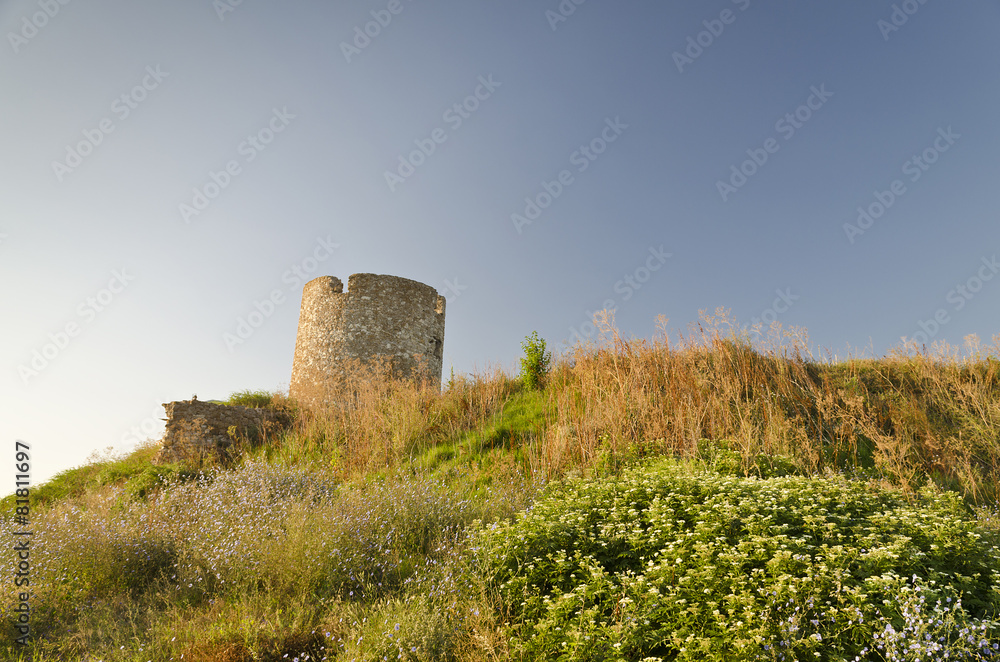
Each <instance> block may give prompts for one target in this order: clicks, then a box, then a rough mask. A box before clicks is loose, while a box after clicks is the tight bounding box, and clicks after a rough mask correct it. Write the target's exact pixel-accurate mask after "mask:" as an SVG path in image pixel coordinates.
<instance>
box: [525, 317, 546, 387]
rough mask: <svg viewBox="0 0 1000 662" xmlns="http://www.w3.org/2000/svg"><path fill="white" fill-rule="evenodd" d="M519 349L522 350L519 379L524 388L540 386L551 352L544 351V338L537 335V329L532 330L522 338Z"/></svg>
mask: <svg viewBox="0 0 1000 662" xmlns="http://www.w3.org/2000/svg"><path fill="white" fill-rule="evenodd" d="M521 349H523V350H524V356H523V357H521V381H522V382H523V383H524V386H525V388H528V389H536V388H542V387H543V386H544V385H545V378H546V376H547V375H548V372H549V364H550V363H551V362H552V352H546V351H545V340H544V339H542V338H539V337H538V332H537V331H532V332H531V335H530V336H527V337H526V338H525V339H524V342H522V343H521Z"/></svg>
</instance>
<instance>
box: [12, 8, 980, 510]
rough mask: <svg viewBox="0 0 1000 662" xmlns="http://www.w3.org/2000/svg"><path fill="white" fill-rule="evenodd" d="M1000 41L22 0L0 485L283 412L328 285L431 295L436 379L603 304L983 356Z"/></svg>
mask: <svg viewBox="0 0 1000 662" xmlns="http://www.w3.org/2000/svg"><path fill="white" fill-rule="evenodd" d="M997 34H1000V2H998V1H997V0H967V1H965V2H961V3H947V2H944V1H943V0H906V1H903V2H889V1H888V0H876V1H873V2H864V3H862V2H840V3H820V2H793V1H789V0H785V1H780V0H775V1H772V2H767V3H765V2H763V1H762V0H712V1H710V2H705V1H702V2H670V3H661V2H610V1H608V0H540V1H537V2H521V1H520V0H505V1H503V2H500V1H495V2H485V1H483V0H466V1H464V2H433V1H432V0H373V1H367V2H363V1H361V0H345V1H343V2H320V1H318V0H289V1H286V2H281V3H265V2H262V1H261V0H176V1H172V2H169V3H167V2H152V1H151V0H128V1H125V0H87V1H86V2H83V1H79V0H4V1H2V2H0V35H3V43H0V118H2V120H3V121H2V122H0V154H2V157H0V278H2V283H3V290H2V292H3V294H2V299H0V300H2V302H3V307H2V314H3V318H2V319H3V324H2V326H0V442H2V443H0V448H6V449H8V450H7V452H8V453H9V456H8V460H7V463H8V464H7V466H8V468H7V469H4V470H0V491H2V492H3V493H7V492H9V491H11V490H12V489H13V482H14V473H15V469H14V464H15V462H14V452H15V442H16V441H21V442H23V443H24V444H27V445H28V446H29V447H30V448H31V467H30V472H31V480H32V482H33V483H35V484H37V483H39V482H41V481H44V480H46V479H47V478H49V477H51V476H52V475H54V474H56V473H58V472H60V471H63V470H66V469H68V468H71V467H74V466H78V465H80V464H83V463H85V462H86V461H87V458H88V457H89V456H91V455H92V454H93V453H94V452H97V451H101V450H102V449H106V448H108V447H112V448H114V449H116V450H117V451H126V450H128V449H130V448H132V447H134V446H135V444H137V443H138V442H140V441H142V440H145V439H147V438H149V439H158V438H159V437H160V436H161V434H162V429H163V422H162V420H160V419H161V418H162V417H163V409H162V407H161V404H162V403H164V402H169V401H173V400H184V399H190V398H191V396H192V395H194V394H197V396H198V397H199V399H202V400H207V399H224V398H226V397H228V395H229V394H230V393H232V392H234V391H239V390H244V389H254V390H257V389H264V390H281V389H287V386H288V382H289V379H290V375H291V364H292V356H293V352H294V347H295V333H296V327H297V323H298V313H299V305H300V301H301V292H302V285H303V284H304V283H305V282H306V281H307V280H309V279H311V278H314V277H317V276H322V275H332V276H337V277H339V278H341V279H342V280H344V281H345V283H346V281H347V278H348V276H350V274H352V273H361V272H370V273H380V274H392V275H397V276H403V277H406V278H412V279H414V280H418V281H421V282H423V283H427V284H428V285H431V286H433V287H435V288H436V289H437V290H438V292H439V293H440V294H443V295H444V296H445V297H446V298H447V320H446V335H445V342H444V357H445V366H444V371H445V374H446V375H448V374H449V373H450V371H451V370H452V369H454V370H455V372H456V373H460V374H461V373H475V372H479V371H483V370H485V369H487V368H490V367H492V366H501V367H505V368H507V369H508V370H509V371H514V370H515V369H516V363H517V359H518V357H519V356H520V354H521V346H520V344H521V342H522V341H523V339H524V337H525V336H527V335H528V334H530V333H531V332H532V331H536V330H537V331H538V333H539V335H540V336H541V337H542V338H544V339H546V340H547V342H548V343H549V346H550V347H554V348H556V349H557V350H558V351H563V350H564V349H565V348H566V347H567V346H569V345H572V344H573V343H574V342H578V341H581V340H587V339H588V338H591V337H593V335H594V329H593V326H592V324H591V317H592V315H593V313H594V312H595V311H598V310H600V309H602V308H608V309H613V310H614V315H615V319H616V323H617V325H618V327H619V329H620V330H621V332H622V333H623V334H624V335H626V336H631V337H637V338H649V337H652V336H653V335H654V334H656V333H657V328H656V319H657V316H659V315H664V316H666V317H667V318H669V320H670V322H669V328H670V330H671V332H672V333H674V332H681V331H684V330H686V329H687V328H688V325H689V324H690V323H692V322H695V321H697V320H698V318H699V311H701V310H708V311H714V310H715V309H717V308H719V307H722V308H725V309H728V310H729V311H731V315H732V318H733V319H734V320H736V321H737V322H738V323H739V324H744V325H748V326H749V325H752V324H753V323H755V322H757V321H760V322H762V323H763V324H764V325H765V326H766V325H767V324H769V323H770V322H772V321H776V322H778V323H780V324H781V325H783V326H784V327H785V328H788V327H803V328H805V329H807V330H808V332H809V337H810V342H811V343H812V344H813V345H814V346H815V347H817V348H821V350H822V351H828V352H832V353H833V354H835V355H837V356H845V355H847V354H849V353H851V352H854V353H856V354H857V353H861V352H868V353H869V354H873V355H876V356H879V355H883V354H884V353H886V352H888V351H889V350H890V349H891V348H893V347H895V346H898V345H899V343H900V340H901V338H903V337H907V338H914V339H916V340H918V341H919V342H926V343H931V342H935V341H946V342H949V343H952V344H956V345H960V344H962V342H963V338H965V337H966V336H967V335H969V334H978V335H979V336H980V337H981V338H982V339H983V340H986V341H988V340H989V339H990V338H992V337H993V336H994V335H995V334H997V333H1000V324H998V315H997V312H996V311H997V310H998V309H1000V308H998V303H1000V278H996V276H997V274H998V271H1000V265H998V263H997V255H998V253H1000V251H998V239H1000V230H998V228H1000V226H998V223H997V220H998V203H997V197H996V194H997V190H998V189H997V183H998V181H1000V157H998V155H1000V131H998V128H997V117H998V116H1000V76H998V75H997V72H998V71H1000V42H998V41H997V39H996V35H997ZM3 464H4V460H2V458H0V466H2V465H3Z"/></svg>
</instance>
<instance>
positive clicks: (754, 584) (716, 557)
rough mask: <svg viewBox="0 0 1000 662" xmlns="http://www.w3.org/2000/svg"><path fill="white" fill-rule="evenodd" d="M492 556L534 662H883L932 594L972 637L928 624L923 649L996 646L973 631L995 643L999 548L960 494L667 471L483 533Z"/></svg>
mask: <svg viewBox="0 0 1000 662" xmlns="http://www.w3.org/2000/svg"><path fill="white" fill-rule="evenodd" d="M479 558H480V560H481V562H482V563H483V567H484V571H485V577H486V578H487V580H486V581H487V586H488V588H489V589H490V590H492V591H494V592H495V593H496V595H497V596H498V597H499V598H500V601H501V610H500V613H501V616H502V619H503V620H504V621H505V623H506V627H507V630H508V635H509V636H510V637H511V642H512V643H511V645H512V647H513V648H514V652H515V653H517V654H518V655H519V656H521V657H523V659H529V660H533V659H538V660H541V659H555V658H557V657H558V658H559V659H564V660H592V659H627V660H642V659H662V660H678V661H682V660H704V659H710V660H788V661H791V660H806V659H809V660H818V661H820V662H823V661H829V662H835V661H836V662H839V661H841V660H845V659H852V660H853V659H854V658H855V657H856V656H863V655H866V654H869V653H871V655H872V657H861V658H860V659H878V660H882V659H886V658H885V657H882V656H881V655H882V654H881V653H875V652H873V651H872V648H871V645H872V644H873V642H876V641H879V640H877V639H876V635H878V636H881V637H882V640H881V641H883V643H884V645H885V646H889V645H890V643H891V642H890V643H885V642H889V639H891V633H890V632H889V631H890V630H891V631H898V630H900V629H901V628H903V627H905V626H907V622H906V621H905V619H906V618H907V614H908V612H907V611H906V610H907V604H908V603H907V598H908V596H910V595H911V594H912V592H913V591H917V590H920V591H923V592H924V593H922V595H923V594H926V596H928V597H927V599H928V600H930V599H931V598H934V596H939V597H941V598H943V599H946V598H947V597H949V596H953V597H955V598H961V600H962V605H963V608H962V610H961V611H960V613H955V612H951V613H950V617H951V619H952V623H953V624H955V623H958V624H959V625H960V627H952V626H947V623H946V622H945V619H942V618H931V617H930V616H929V614H930V613H931V612H930V611H929V610H925V611H926V612H927V614H926V615H927V619H925V620H926V623H925V625H926V627H925V628H924V630H922V631H921V636H922V637H926V636H930V637H931V638H932V639H934V640H935V641H937V640H940V639H943V640H944V641H943V643H941V645H942V646H943V647H944V650H949V651H951V652H952V658H953V659H965V658H962V657H960V656H959V655H960V653H962V652H963V651H964V650H965V649H963V648H962V647H963V646H967V644H970V643H971V644H972V645H973V647H977V646H980V645H981V644H982V642H983V641H987V640H989V636H985V637H984V636H979V635H977V637H978V638H977V639H976V640H975V642H970V641H965V640H964V639H963V640H962V641H964V643H962V642H961V641H959V636H958V635H959V633H960V632H961V631H962V629H963V628H969V629H968V630H967V632H966V634H968V632H969V631H975V632H980V633H982V632H984V631H987V630H990V628H991V627H992V624H991V623H990V622H989V621H988V620H986V619H989V618H992V617H993V616H994V615H995V614H996V612H997V609H998V608H1000V592H998V588H1000V551H998V550H997V548H996V547H994V546H992V545H990V544H987V543H986V542H984V541H983V539H982V538H980V535H979V534H978V533H977V528H976V525H975V523H974V522H972V521H971V520H970V519H969V516H968V515H967V511H966V510H965V507H964V505H963V504H962V502H961V500H960V499H959V498H958V497H957V496H956V495H954V494H940V493H937V492H933V491H929V490H928V491H925V492H924V493H922V494H921V495H920V496H919V499H918V500H917V502H916V503H912V504H911V503H908V502H907V501H906V500H905V499H904V498H903V497H902V496H901V495H899V494H896V493H892V492H877V491H874V490H873V489H871V488H869V487H867V486H866V485H863V484H861V483H858V482H851V481H847V480H845V479H839V478H838V479H834V478H829V479H828V478H802V477H781V478H772V479H768V480H761V479H755V478H741V477H735V476H725V475H720V474H717V473H695V472H693V471H692V470H691V469H683V468H679V467H678V466H676V465H674V464H671V463H666V462H662V461H661V462H660V463H658V464H655V465H652V466H647V467H644V468H637V469H633V470H631V471H628V472H626V473H625V474H623V476H622V477H621V478H619V479H617V480H609V479H607V478H605V479H602V480H600V481H584V480H574V481H569V482H567V483H564V484H562V485H560V486H557V487H556V488H554V489H553V490H552V491H551V492H550V494H549V495H548V496H547V497H546V498H544V499H542V500H541V501H539V502H538V503H536V504H535V506H534V508H532V509H531V510H530V511H529V512H528V513H525V514H523V515H522V516H520V517H519V518H518V519H517V520H516V521H515V522H512V523H503V524H496V525H494V526H493V527H492V528H489V529H485V530H483V531H482V533H481V534H480V538H479ZM934 599H936V598H934ZM939 620H940V621H941V624H939V625H938V624H937V621H939ZM914 627H915V626H914ZM949 627H950V628H951V629H948V628H949ZM893 628H895V629H893ZM975 628H978V630H975ZM915 631H916V630H915ZM997 634H1000V633H994V635H993V636H996V635H997ZM993 640H995V639H993ZM892 645H895V644H892ZM866 646H867V647H868V648H867V649H866ZM863 649H864V652H863ZM876 655H878V656H877V657H876ZM888 659H909V658H904V657H898V658H893V657H891V656H889V658H888ZM975 659H978V658H975Z"/></svg>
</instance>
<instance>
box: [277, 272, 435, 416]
mask: <svg viewBox="0 0 1000 662" xmlns="http://www.w3.org/2000/svg"><path fill="white" fill-rule="evenodd" d="M444 314H445V299H444V297H443V296H441V295H439V294H438V293H437V291H435V289H434V288H433V287H431V286H429V285H424V284H423V283H419V282H417V281H415V280H410V279H408V278H400V277H398V276H384V275H377V274H354V275H352V276H351V277H350V278H349V279H348V281H347V291H346V292H345V291H344V284H343V282H342V281H341V280H340V279H339V278H335V277H333V276H321V277H319V278H315V279H313V280H311V281H309V282H308V283H306V284H305V287H304V288H303V291H302V308H301V311H300V313H299V330H298V335H297V337H296V339H295V360H294V362H293V364H292V379H291V383H290V385H289V389H288V392H289V395H290V396H291V397H293V398H295V399H296V400H298V401H299V402H300V403H301V404H303V405H305V406H307V407H314V406H322V405H324V404H330V403H331V399H330V398H331V395H330V394H331V393H332V392H333V390H334V389H335V388H336V385H337V382H338V380H339V379H340V378H341V377H342V376H343V374H344V372H343V367H344V365H345V362H348V361H350V360H352V359H356V360H358V361H360V362H362V363H365V362H369V361H371V360H372V359H375V358H385V359H388V360H389V361H390V362H391V365H392V368H393V370H394V371H395V373H396V374H398V375H399V376H402V377H408V376H413V375H414V374H415V373H416V371H417V369H418V366H420V365H421V363H423V364H424V365H425V366H426V370H427V372H426V374H427V377H428V378H429V379H430V380H431V381H432V383H436V384H438V385H440V384H441V367H442V359H443V356H444V354H443V349H444Z"/></svg>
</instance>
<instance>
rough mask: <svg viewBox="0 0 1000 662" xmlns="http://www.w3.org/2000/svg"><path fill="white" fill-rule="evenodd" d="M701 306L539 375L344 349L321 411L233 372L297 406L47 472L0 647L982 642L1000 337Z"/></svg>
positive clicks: (988, 590) (960, 645)
mask: <svg viewBox="0 0 1000 662" xmlns="http://www.w3.org/2000/svg"><path fill="white" fill-rule="evenodd" d="M709 321H711V320H709ZM722 328H725V327H724V324H723V325H719V324H716V325H715V326H705V325H702V326H700V327H698V326H696V327H695V328H694V329H692V332H691V333H690V334H689V335H688V336H686V337H685V338H682V339H681V340H680V342H677V341H675V342H673V343H672V344H671V343H670V342H668V341H667V340H666V339H662V340H624V339H622V338H620V337H619V336H618V335H617V333H616V332H615V331H614V329H613V328H612V327H611V326H610V325H605V331H606V335H605V342H604V343H603V344H601V345H600V346H580V347H577V348H575V351H574V353H573V355H572V356H569V357H565V358H563V359H561V360H560V361H558V362H557V363H556V364H555V365H554V366H553V367H552V369H551V370H549V371H544V370H542V371H539V372H538V373H537V376H538V377H540V382H541V383H539V384H538V385H537V386H532V385H526V383H525V380H522V379H515V378H513V377H510V376H508V375H505V374H503V373H502V372H501V371H498V370H497V371H492V372H487V373H484V374H479V375H472V376H458V377H452V378H451V379H450V380H448V383H447V384H446V385H445V388H444V390H443V391H442V392H438V391H437V389H435V388H432V387H429V386H427V385H422V384H419V383H415V382H412V381H393V380H391V379H388V376H387V375H386V374H385V373H386V371H385V369H384V368H383V367H378V366H376V367H372V368H367V369H365V368H360V367H359V368H358V370H359V374H358V375H357V376H358V379H357V381H356V382H353V383H352V384H351V385H350V387H349V388H346V389H345V391H344V395H343V396H342V397H343V402H345V406H343V407H341V408H338V409H336V410H334V411H332V412H329V413H327V414H325V415H314V414H309V413H307V412H304V411H300V410H298V409H297V407H296V406H295V403H294V402H291V401H289V400H288V399H287V397H285V396H283V395H281V394H267V393H252V392H247V393H242V394H235V395H234V397H233V402H234V403H240V404H246V405H255V406H267V407H274V408H278V409H281V410H282V411H284V412H286V413H288V414H289V415H290V416H291V417H292V418H293V420H294V423H293V424H292V426H291V427H290V428H289V429H288V430H285V431H281V432H277V433H274V434H272V435H270V436H269V437H268V438H266V439H264V440H263V442H261V443H257V444H249V443H248V444H245V445H244V446H243V447H242V448H241V453H240V454H239V455H238V456H237V457H235V458H234V459H232V460H231V461H225V462H223V461H212V460H210V459H208V460H207V459H205V458H198V459H189V460H186V461H184V462H179V463H177V464H172V465H164V466H155V465H153V464H151V458H152V455H153V453H154V451H155V448H151V447H150V448H144V449H140V450H138V451H136V452H135V453H133V454H132V455H130V456H128V457H125V458H119V459H111V460H107V461H102V462H95V463H93V464H91V465H88V466H86V467H82V468H79V469H74V470H72V471H69V472H65V473H64V474H61V475H60V476H57V477H56V478H55V479H53V480H52V481H50V482H49V483H48V484H46V485H44V486H40V487H38V488H36V489H34V490H33V492H32V504H31V505H32V528H33V530H34V534H33V538H32V541H31V545H32V551H31V588H32V591H33V593H32V595H31V597H30V604H31V608H32V609H33V612H32V614H31V628H32V635H33V636H34V639H33V643H32V644H31V645H29V646H28V647H23V646H20V645H18V644H17V643H15V641H14V637H15V636H16V635H12V634H11V633H10V632H7V633H5V638H4V639H3V642H2V646H0V647H2V651H3V659H12V660H15V659H18V660H27V659H33V660H36V661H38V660H105V661H107V662H110V661H111V660H122V661H124V660H130V661H131V660H180V659H184V660H188V661H190V660H195V661H198V660H204V661H209V660H211V661H221V662H226V661H233V662H236V661H242V660H283V659H293V658H294V659H299V660H306V659H310V660H319V659H331V660H332V659H342V660H352V659H356V660H381V659H412V660H442V659H445V660H501V659H538V660H542V659H557V658H558V659H566V660H587V659H594V660H599V659H623V660H654V659H662V660H688V659H692V660H693V659H709V660H730V659H732V660H756V659H768V660H770V659H773V660H794V659H806V657H808V659H816V660H829V661H831V662H833V661H837V660H846V659H855V658H858V659H863V660H884V659H901V660H902V659H906V660H909V659H938V658H937V657H930V656H931V655H943V654H944V651H948V652H949V659H970V660H971V659H990V657H991V655H992V651H993V650H994V648H995V647H998V646H995V644H997V642H998V641H1000V631H998V630H997V629H996V624H995V623H994V622H993V619H996V618H997V613H998V609H1000V552H998V551H997V544H998V542H1000V521H998V520H1000V518H998V516H997V514H996V503H997V499H998V496H1000V494H998V487H997V486H998V485H1000V482H998V478H1000V361H998V360H997V359H996V357H997V356H998V355H1000V353H998V348H997V347H996V346H994V347H990V348H985V349H984V348H981V347H978V346H976V345H974V344H970V347H969V348H967V351H966V352H965V353H964V354H963V355H961V356H960V355H959V354H958V353H957V351H955V350H951V349H950V348H938V350H939V351H938V352H937V354H934V355H929V354H927V353H918V352H914V351H903V350H901V351H899V352H896V353H893V354H892V355H890V356H888V357H884V358H880V359H851V360H846V361H843V362H826V361H821V360H817V359H816V358H814V357H813V356H811V355H810V354H809V353H808V351H807V350H806V344H805V342H804V341H803V340H802V339H801V338H800V337H799V336H797V335H794V334H793V335H788V334H782V333H780V332H779V333H778V334H777V335H774V336H771V337H769V338H768V339H766V340H767V342H750V340H749V339H748V338H746V337H744V336H740V335H738V334H733V333H728V334H727V333H723V332H722V330H721V329H722ZM525 349H526V352H527V355H528V357H529V359H530V357H531V356H532V349H534V350H537V349H539V347H538V346H537V345H532V342H531V340H530V339H529V341H526V346H525ZM904 349H906V348H904ZM541 350H542V354H544V347H541ZM534 356H535V359H534V361H535V365H536V367H538V361H539V359H540V356H539V355H538V354H537V352H536V353H535V354H534ZM530 366H531V361H530V360H529V365H528V368H530ZM530 372H531V370H530V369H526V371H525V374H528V373H530ZM13 505H14V504H13V500H12V499H10V498H8V499H7V500H5V502H4V512H5V513H7V517H8V525H7V526H6V527H5V532H6V535H7V536H8V538H9V540H8V541H6V544H5V548H6V549H8V550H11V549H14V545H15V542H16V539H15V538H14V537H13V536H12V532H13V531H15V530H16V529H15V528H14V527H13V523H12V522H11V521H10V514H11V513H12V508H13ZM4 565H5V567H6V570H5V571H4V577H5V579H4V580H3V581H4V582H5V583H4V586H5V592H4V602H5V609H7V610H11V613H16V612H14V611H13V610H16V609H17V608H18V605H19V604H20V603H21V601H22V600H21V597H22V596H20V590H21V589H19V588H18V587H16V586H15V585H14V577H15V571H16V563H15V560H14V558H13V555H12V553H10V552H8V553H7V554H6V555H5V556H4ZM915 643H916V644H919V645H918V646H917V647H916V648H914V647H913V645H914V644H915ZM921 656H923V657H921Z"/></svg>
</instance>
